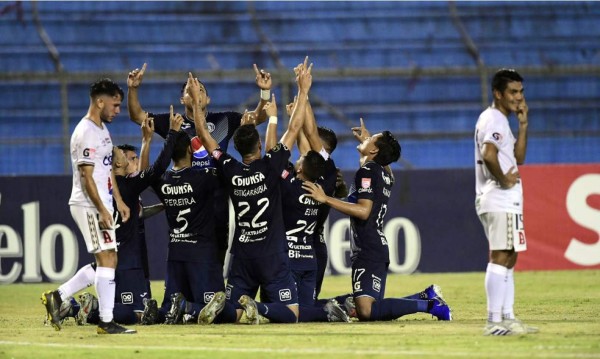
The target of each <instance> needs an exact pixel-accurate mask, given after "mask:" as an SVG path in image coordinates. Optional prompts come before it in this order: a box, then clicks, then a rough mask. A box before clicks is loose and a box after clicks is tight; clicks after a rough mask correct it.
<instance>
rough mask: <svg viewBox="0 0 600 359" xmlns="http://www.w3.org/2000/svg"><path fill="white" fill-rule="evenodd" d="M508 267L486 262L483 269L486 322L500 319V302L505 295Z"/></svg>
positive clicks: (497, 321) (502, 301)
mask: <svg viewBox="0 0 600 359" xmlns="http://www.w3.org/2000/svg"><path fill="white" fill-rule="evenodd" d="M507 271H508V268H506V267H503V266H501V265H499V264H494V263H488V265H487V270H486V271H485V292H486V295H487V310H488V322H494V323H499V322H501V321H502V304H503V303H504V297H505V295H506V273H507Z"/></svg>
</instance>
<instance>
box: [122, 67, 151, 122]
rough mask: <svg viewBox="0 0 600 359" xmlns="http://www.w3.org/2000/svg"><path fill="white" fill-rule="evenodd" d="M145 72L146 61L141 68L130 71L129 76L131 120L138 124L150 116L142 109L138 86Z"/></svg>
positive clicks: (128, 95)
mask: <svg viewBox="0 0 600 359" xmlns="http://www.w3.org/2000/svg"><path fill="white" fill-rule="evenodd" d="M144 72H146V63H144V65H143V66H142V69H141V70H140V69H135V70H133V71H130V72H129V75H128V76H127V111H128V112H129V118H130V119H131V121H133V122H135V123H137V124H138V125H141V124H142V121H144V119H145V118H146V116H148V113H147V112H146V111H144V110H143V109H142V105H140V101H139V98H138V88H139V87H140V85H141V84H142V79H143V77H144Z"/></svg>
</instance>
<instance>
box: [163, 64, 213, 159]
mask: <svg viewBox="0 0 600 359" xmlns="http://www.w3.org/2000/svg"><path fill="white" fill-rule="evenodd" d="M188 88H189V89H190V96H191V97H192V101H193V103H194V106H193V107H194V109H193V115H194V126H196V135H197V136H198V138H200V141H202V144H203V145H204V148H206V150H207V151H208V153H209V154H211V153H212V152H213V151H214V150H216V149H217V148H219V144H218V143H217V141H215V139H214V138H213V137H212V136H211V134H210V132H208V125H207V124H206V112H204V111H203V110H202V109H203V108H206V104H203V103H202V100H203V99H202V98H201V96H200V82H199V81H198V79H197V78H194V77H193V76H192V73H191V72H190V73H189V74H188ZM171 117H173V105H171Z"/></svg>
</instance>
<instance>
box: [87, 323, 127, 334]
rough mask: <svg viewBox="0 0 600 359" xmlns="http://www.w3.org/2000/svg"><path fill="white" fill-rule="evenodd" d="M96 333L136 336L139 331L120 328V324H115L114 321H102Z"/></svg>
mask: <svg viewBox="0 0 600 359" xmlns="http://www.w3.org/2000/svg"><path fill="white" fill-rule="evenodd" d="M96 332H97V333H98V334H135V333H137V331H135V330H133V329H127V328H125V327H122V326H120V325H119V324H117V323H115V321H114V320H112V321H110V322H108V323H107V322H103V321H100V323H98V328H97V329H96Z"/></svg>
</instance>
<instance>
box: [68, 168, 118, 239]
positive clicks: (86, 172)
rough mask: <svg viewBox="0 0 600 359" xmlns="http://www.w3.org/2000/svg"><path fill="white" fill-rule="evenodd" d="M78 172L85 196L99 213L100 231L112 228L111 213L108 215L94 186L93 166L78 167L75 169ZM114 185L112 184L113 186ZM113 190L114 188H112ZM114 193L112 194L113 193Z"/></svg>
mask: <svg viewBox="0 0 600 359" xmlns="http://www.w3.org/2000/svg"><path fill="white" fill-rule="evenodd" d="M77 169H78V170H79V175H80V176H81V184H82V186H83V188H85V191H86V193H87V195H88V196H89V197H90V200H91V201H92V203H93V204H94V206H95V207H96V209H97V210H98V213H99V218H98V221H99V224H100V228H101V229H109V228H112V226H113V218H112V213H109V212H108V210H107V209H106V207H105V206H104V203H102V200H101V199H100V194H98V188H97V186H96V181H94V166H92V165H79V166H78V167H77ZM114 184H115V183H114V182H113V185H114ZM113 188H114V186H113ZM113 193H114V192H113Z"/></svg>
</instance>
